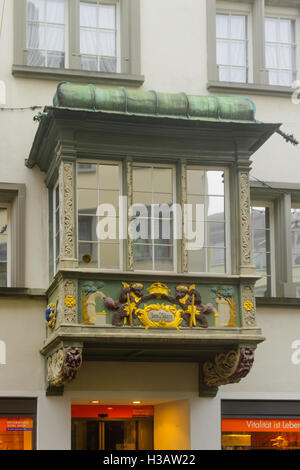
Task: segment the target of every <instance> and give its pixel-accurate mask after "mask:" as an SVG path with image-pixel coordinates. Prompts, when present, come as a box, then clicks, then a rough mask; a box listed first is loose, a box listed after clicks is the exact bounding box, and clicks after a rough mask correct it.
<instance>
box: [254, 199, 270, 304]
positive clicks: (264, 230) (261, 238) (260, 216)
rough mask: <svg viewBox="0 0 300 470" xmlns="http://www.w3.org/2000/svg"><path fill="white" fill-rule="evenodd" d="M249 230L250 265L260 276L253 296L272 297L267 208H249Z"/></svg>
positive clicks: (268, 214)
mask: <svg viewBox="0 0 300 470" xmlns="http://www.w3.org/2000/svg"><path fill="white" fill-rule="evenodd" d="M251 228H252V230H251V243H252V263H253V265H254V266H255V267H256V272H257V275H258V276H261V278H260V279H259V280H258V281H257V282H256V286H255V295H256V296H257V297H270V296H271V295H272V278H271V226H270V208H269V207H265V206H256V207H251Z"/></svg>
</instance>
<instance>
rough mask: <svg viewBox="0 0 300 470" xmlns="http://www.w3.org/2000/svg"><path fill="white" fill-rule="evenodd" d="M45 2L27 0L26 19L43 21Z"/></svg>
mask: <svg viewBox="0 0 300 470" xmlns="http://www.w3.org/2000/svg"><path fill="white" fill-rule="evenodd" d="M45 17H46V0H27V19H29V20H37V21H45Z"/></svg>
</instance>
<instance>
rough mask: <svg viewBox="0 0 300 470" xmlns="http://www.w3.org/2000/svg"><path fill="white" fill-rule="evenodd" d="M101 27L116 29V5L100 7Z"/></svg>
mask: <svg viewBox="0 0 300 470" xmlns="http://www.w3.org/2000/svg"><path fill="white" fill-rule="evenodd" d="M99 27H100V28H107V29H114V28H115V27H116V7H115V5H103V4H102V5H99Z"/></svg>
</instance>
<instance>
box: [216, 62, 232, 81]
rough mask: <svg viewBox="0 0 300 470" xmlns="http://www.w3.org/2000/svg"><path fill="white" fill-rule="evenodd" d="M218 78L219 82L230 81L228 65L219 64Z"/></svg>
mask: <svg viewBox="0 0 300 470" xmlns="http://www.w3.org/2000/svg"><path fill="white" fill-rule="evenodd" d="M218 69H219V80H220V81H221V82H230V67H223V66H221V65H219V67H218Z"/></svg>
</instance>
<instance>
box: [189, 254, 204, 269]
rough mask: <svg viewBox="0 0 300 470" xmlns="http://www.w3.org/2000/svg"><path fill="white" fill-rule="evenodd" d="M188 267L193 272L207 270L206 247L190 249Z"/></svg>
mask: <svg viewBox="0 0 300 470" xmlns="http://www.w3.org/2000/svg"><path fill="white" fill-rule="evenodd" d="M188 267H189V272H191V273H203V272H206V255H205V249H204V248H203V249H202V250H197V251H188Z"/></svg>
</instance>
